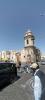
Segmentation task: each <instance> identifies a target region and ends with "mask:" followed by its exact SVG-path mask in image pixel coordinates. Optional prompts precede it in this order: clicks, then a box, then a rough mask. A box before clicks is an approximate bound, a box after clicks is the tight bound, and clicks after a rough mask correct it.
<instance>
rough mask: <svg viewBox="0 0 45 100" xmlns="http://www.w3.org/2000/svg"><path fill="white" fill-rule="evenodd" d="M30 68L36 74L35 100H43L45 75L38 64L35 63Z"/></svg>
mask: <svg viewBox="0 0 45 100" xmlns="http://www.w3.org/2000/svg"><path fill="white" fill-rule="evenodd" d="M30 68H31V69H32V70H33V73H34V98H35V100H43V99H42V94H43V90H44V88H45V74H44V73H43V72H42V71H41V70H40V69H39V65H38V63H33V64H32V65H31V66H30ZM43 98H44V97H43Z"/></svg>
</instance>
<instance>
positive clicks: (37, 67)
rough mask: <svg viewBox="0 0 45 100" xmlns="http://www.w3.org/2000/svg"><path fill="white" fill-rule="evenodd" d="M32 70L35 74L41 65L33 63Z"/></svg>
mask: <svg viewBox="0 0 45 100" xmlns="http://www.w3.org/2000/svg"><path fill="white" fill-rule="evenodd" d="M30 68H31V69H32V70H33V72H35V71H36V70H37V69H39V65H38V63H33V64H32V65H31V66H30Z"/></svg>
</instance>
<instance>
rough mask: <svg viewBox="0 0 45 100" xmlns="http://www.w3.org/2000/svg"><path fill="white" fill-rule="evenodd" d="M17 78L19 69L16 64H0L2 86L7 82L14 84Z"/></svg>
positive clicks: (0, 82) (0, 83) (0, 84)
mask: <svg viewBox="0 0 45 100" xmlns="http://www.w3.org/2000/svg"><path fill="white" fill-rule="evenodd" d="M16 77H17V68H16V64H15V63H10V62H0V86H2V85H4V83H6V82H10V83H12V82H13V81H14V79H15V78H16Z"/></svg>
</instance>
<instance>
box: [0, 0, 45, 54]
mask: <svg viewBox="0 0 45 100" xmlns="http://www.w3.org/2000/svg"><path fill="white" fill-rule="evenodd" d="M42 13H43V15H41V14H42ZM28 29H31V30H32V32H33V35H34V36H35V45H36V47H37V48H39V49H40V50H41V52H42V53H45V0H0V51H2V50H11V49H12V50H18V49H22V48H23V47H24V33H25V32H26V31H27V30H28Z"/></svg>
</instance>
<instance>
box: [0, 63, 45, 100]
mask: <svg viewBox="0 0 45 100" xmlns="http://www.w3.org/2000/svg"><path fill="white" fill-rule="evenodd" d="M40 68H41V70H42V71H44V72H45V65H42V66H41V65H40ZM18 76H19V78H18V79H17V80H16V81H15V82H14V83H13V84H9V85H8V86H6V87H5V88H3V89H2V90H1V91H0V100H34V95H33V88H32V87H31V85H30V81H31V78H32V76H31V74H30V73H18Z"/></svg>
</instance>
